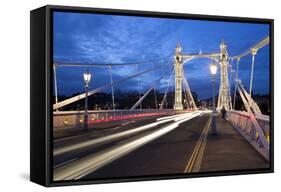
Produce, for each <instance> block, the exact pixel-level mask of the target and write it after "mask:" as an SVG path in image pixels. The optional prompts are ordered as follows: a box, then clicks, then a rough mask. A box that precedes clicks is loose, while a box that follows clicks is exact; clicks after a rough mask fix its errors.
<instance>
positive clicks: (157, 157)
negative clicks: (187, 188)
mask: <svg viewBox="0 0 281 192" xmlns="http://www.w3.org/2000/svg"><path fill="white" fill-rule="evenodd" d="M30 19H31V33H30V40H31V42H30V43H31V56H30V58H31V68H30V69H31V143H30V149H31V154H30V159H31V162H30V168H31V173H30V178H31V181H33V182H36V183H38V184H41V185H44V186H60V185H76V184H90V183H105V182H121V181H139V180H154V179H172V178H173V179H174V178H188V177H204V176H221V175H234V174H251V173H269V172H273V20H271V19H258V18H238V17H224V16H210V15H191V14H179V13H163V12H144V11H133V10H113V9H98V8H81V7H64V6H53V5H48V6H45V7H41V8H38V9H35V10H33V11H31V17H30Z"/></svg>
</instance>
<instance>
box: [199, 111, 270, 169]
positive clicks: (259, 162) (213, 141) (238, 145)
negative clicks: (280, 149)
mask: <svg viewBox="0 0 281 192" xmlns="http://www.w3.org/2000/svg"><path fill="white" fill-rule="evenodd" d="M216 120H217V135H216V136H212V135H211V134H210V133H209V135H208V139H207V143H206V147H205V151H204V155H203V156H204V157H203V159H202V163H201V166H200V171H201V172H208V171H227V170H245V169H246V170H250V169H263V168H269V166H270V165H269V162H268V161H267V160H265V159H264V157H262V156H261V155H260V154H259V153H258V152H257V151H256V150H255V149H254V147H252V145H251V144H249V143H248V141H247V140H246V139H244V138H243V137H242V136H241V135H240V133H238V132H237V131H236V130H235V129H234V127H232V125H231V124H230V123H229V122H228V121H227V120H224V119H223V118H222V117H221V116H217V117H216Z"/></svg>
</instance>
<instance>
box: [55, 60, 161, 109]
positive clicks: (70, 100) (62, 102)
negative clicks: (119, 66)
mask: <svg viewBox="0 0 281 192" xmlns="http://www.w3.org/2000/svg"><path fill="white" fill-rule="evenodd" d="M161 67H163V66H161V65H158V66H155V67H154V68H150V69H147V70H145V71H142V72H139V73H135V74H133V75H131V76H129V77H126V78H124V79H120V80H118V81H113V82H112V83H108V84H106V85H103V86H101V87H98V88H96V89H94V90H91V91H89V92H88V96H91V95H93V94H95V93H97V92H100V91H101V90H103V89H106V88H108V87H110V86H111V85H115V84H118V83H122V82H124V81H127V80H129V79H132V78H134V77H137V76H140V75H143V74H145V73H148V72H151V71H154V70H157V69H159V68H161ZM85 96H86V95H85V93H82V94H80V95H77V96H74V97H71V98H69V99H66V100H64V101H61V102H58V103H56V104H54V105H53V110H56V109H59V108H61V107H64V106H66V105H69V104H71V103H73V102H76V101H78V100H80V99H84V98H85Z"/></svg>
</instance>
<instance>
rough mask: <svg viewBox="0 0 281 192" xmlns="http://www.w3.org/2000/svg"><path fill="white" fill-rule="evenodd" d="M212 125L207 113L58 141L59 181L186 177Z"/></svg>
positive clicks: (150, 119)
mask: <svg viewBox="0 0 281 192" xmlns="http://www.w3.org/2000/svg"><path fill="white" fill-rule="evenodd" d="M209 121H210V115H209V113H208V112H201V111H197V112H188V113H183V114H171V115H168V116H166V117H163V116H162V117H147V118H142V119H134V120H130V121H127V122H120V123H118V122H117V123H115V126H112V127H110V128H108V129H97V130H96V131H89V132H88V133H83V134H80V135H74V136H69V137H65V138H59V139H56V140H54V180H72V179H101V178H114V177H128V176H146V175H159V174H179V173H184V172H185V171H186V170H187V166H190V161H191V160H192V157H193V155H194V151H195V149H196V148H197V145H198V141H199V140H200V139H199V138H201V137H202V133H203V132H204V131H203V130H206V127H207V125H208V123H209Z"/></svg>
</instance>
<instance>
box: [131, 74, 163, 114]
mask: <svg viewBox="0 0 281 192" xmlns="http://www.w3.org/2000/svg"><path fill="white" fill-rule="evenodd" d="M164 76H165V75H162V76H161V77H160V78H159V79H158V80H157V81H156V82H155V83H153V84H152V86H151V87H150V88H149V89H148V90H147V91H146V92H145V94H144V95H143V96H142V97H141V98H140V99H139V100H138V101H137V102H136V103H135V104H134V105H133V106H132V107H131V109H130V110H135V109H136V108H137V106H138V105H139V104H140V103H141V102H142V101H143V100H144V99H145V98H146V96H147V95H148V94H149V93H150V92H151V91H152V90H153V89H155V84H156V83H158V82H160V80H161V79H162V78H163V77H164Z"/></svg>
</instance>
